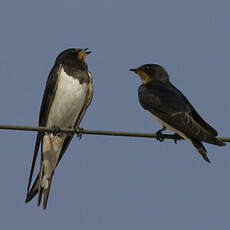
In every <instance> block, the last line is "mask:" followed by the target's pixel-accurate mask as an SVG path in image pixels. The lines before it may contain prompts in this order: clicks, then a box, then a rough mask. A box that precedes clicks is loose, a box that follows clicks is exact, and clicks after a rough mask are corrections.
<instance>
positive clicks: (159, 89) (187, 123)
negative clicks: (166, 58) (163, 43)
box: [130, 64, 225, 163]
mask: <svg viewBox="0 0 230 230" xmlns="http://www.w3.org/2000/svg"><path fill="white" fill-rule="evenodd" d="M130 71H133V72H135V73H136V74H138V75H139V76H140V78H141V81H142V85H140V86H139V89H138V97H139V101H140V104H141V106H142V107H143V108H144V109H145V110H148V111H149V112H150V113H151V114H152V115H153V116H154V118H155V119H156V120H157V121H158V122H159V123H160V124H161V125H162V126H163V128H162V129H160V130H159V131H158V132H156V134H157V136H158V139H159V140H161V141H162V140H163V139H162V137H163V134H162V133H161V131H163V130H165V129H166V128H167V129H168V130H170V131H172V132H175V134H176V136H177V137H178V139H179V138H184V139H185V140H187V141H188V142H189V143H191V144H192V145H193V146H194V147H195V148H196V149H197V150H198V152H199V153H200V154H201V156H202V157H203V158H204V160H205V161H207V162H209V163H210V160H209V159H208V157H207V151H206V149H205V147H204V145H203V144H202V141H203V142H207V143H209V144H214V145H219V146H224V145H225V143H224V142H222V141H221V140H219V139H217V138H216V136H217V135H218V134H217V131H216V130H215V129H214V128H213V127H211V126H210V125H209V124H208V123H207V122H205V121H204V120H203V118H202V117H201V116H200V115H199V114H198V113H197V112H196V110H195V109H194V107H193V106H192V104H191V103H190V102H189V101H188V99H187V98H186V97H185V96H184V95H183V94H182V93H181V92H180V91H179V90H178V89H177V88H176V87H175V86H174V85H173V84H172V83H171V82H170V80H169V74H168V73H167V71H166V70H165V69H164V68H163V67H162V66H160V65H157V64H145V65H141V66H139V67H138V68H135V69H130Z"/></svg>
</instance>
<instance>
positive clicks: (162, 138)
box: [155, 127, 166, 142]
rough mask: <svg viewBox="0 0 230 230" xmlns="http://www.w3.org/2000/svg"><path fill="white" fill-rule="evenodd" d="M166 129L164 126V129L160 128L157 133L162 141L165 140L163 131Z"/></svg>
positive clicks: (158, 138)
mask: <svg viewBox="0 0 230 230" xmlns="http://www.w3.org/2000/svg"><path fill="white" fill-rule="evenodd" d="M164 130H166V128H165V127H163V128H162V129H160V130H158V131H157V132H156V133H155V134H156V136H157V137H156V139H157V140H158V141H160V142H163V141H164V139H165V138H164V134H163V133H162V131H164Z"/></svg>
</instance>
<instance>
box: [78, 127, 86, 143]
mask: <svg viewBox="0 0 230 230" xmlns="http://www.w3.org/2000/svg"><path fill="white" fill-rule="evenodd" d="M77 131H78V132H77V137H78V138H79V141H80V140H81V138H82V134H83V133H84V129H83V128H81V127H78V128H77Z"/></svg>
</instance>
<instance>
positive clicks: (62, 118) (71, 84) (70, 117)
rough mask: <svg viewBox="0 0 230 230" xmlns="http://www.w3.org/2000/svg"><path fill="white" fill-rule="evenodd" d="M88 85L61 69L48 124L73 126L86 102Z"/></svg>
mask: <svg viewBox="0 0 230 230" xmlns="http://www.w3.org/2000/svg"><path fill="white" fill-rule="evenodd" d="M87 91H88V85H87V84H85V83H83V84H80V82H79V80H78V79H76V78H73V77H70V76H68V75H67V74H66V73H65V71H64V69H63V68H62V69H61V72H60V79H59V83H58V88H57V90H56V94H55V98H54V101H53V103H52V105H51V108H50V112H49V116H48V122H47V126H58V127H62V128H72V127H73V126H74V124H75V122H76V120H77V117H78V115H79V113H80V111H81V109H82V107H83V104H84V102H85V97H86V94H87Z"/></svg>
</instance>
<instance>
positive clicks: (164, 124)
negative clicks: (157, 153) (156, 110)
mask: <svg viewBox="0 0 230 230" xmlns="http://www.w3.org/2000/svg"><path fill="white" fill-rule="evenodd" d="M151 114H152V113H151ZM152 115H153V114H152ZM153 117H154V118H155V119H156V120H157V121H158V122H159V123H160V124H161V125H162V126H164V127H165V128H166V129H168V130H170V131H172V132H174V133H177V134H178V135H180V136H181V137H183V138H184V139H185V140H187V141H188V142H189V143H192V142H191V140H190V139H189V138H188V137H187V136H185V135H184V134H183V133H182V132H180V131H179V130H177V129H175V128H173V127H172V126H171V125H169V124H167V123H166V122H164V121H162V120H161V119H160V118H158V117H157V116H155V115H153Z"/></svg>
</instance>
